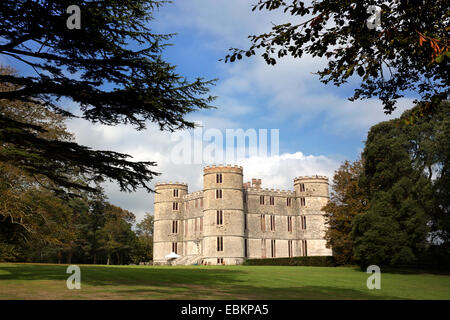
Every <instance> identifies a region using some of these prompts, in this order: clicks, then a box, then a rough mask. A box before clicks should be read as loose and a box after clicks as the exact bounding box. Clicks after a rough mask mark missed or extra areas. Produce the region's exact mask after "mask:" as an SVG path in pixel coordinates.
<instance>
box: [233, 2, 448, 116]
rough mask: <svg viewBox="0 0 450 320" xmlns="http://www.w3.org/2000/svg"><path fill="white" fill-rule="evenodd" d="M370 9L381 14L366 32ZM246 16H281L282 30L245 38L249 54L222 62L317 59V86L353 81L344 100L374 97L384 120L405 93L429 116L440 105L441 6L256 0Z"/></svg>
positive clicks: (444, 91)
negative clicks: (416, 98)
mask: <svg viewBox="0 0 450 320" xmlns="http://www.w3.org/2000/svg"><path fill="white" fill-rule="evenodd" d="M370 5H378V6H379V7H381V9H382V13H381V26H380V28H378V29H369V28H368V27H367V26H366V23H367V19H368V18H369V17H370V14H369V13H367V9H368V6H370ZM253 10H269V11H272V10H274V11H282V12H284V14H286V15H287V17H286V23H282V24H278V25H273V26H272V30H271V31H270V32H267V33H262V34H259V35H252V36H249V38H250V42H251V45H250V47H249V48H248V49H245V50H242V49H237V48H232V49H230V50H231V53H230V54H229V55H227V56H226V58H225V61H231V62H233V61H236V58H237V59H240V58H241V57H242V56H243V55H244V54H245V56H247V57H250V56H252V55H256V52H258V51H261V52H262V53H261V56H262V57H263V59H264V60H265V61H266V62H267V63H268V64H270V65H275V64H276V62H277V59H280V58H282V57H285V56H292V57H294V58H301V57H303V56H304V55H312V56H313V57H314V56H317V57H324V58H326V59H327V62H328V65H327V66H326V67H325V68H324V69H323V70H319V71H318V72H317V74H318V75H319V76H320V79H321V81H322V82H324V83H329V82H331V83H333V84H335V85H337V86H340V85H342V84H343V83H346V82H347V81H348V79H349V78H350V77H351V76H352V75H355V76H357V77H358V78H360V79H361V84H360V85H359V88H356V89H355V91H354V95H353V97H352V98H350V100H355V99H367V98H372V97H377V98H379V99H380V100H381V101H382V103H383V105H384V111H385V112H386V113H391V112H392V111H393V110H394V109H395V104H396V102H397V101H398V99H399V98H401V97H403V96H404V95H405V94H408V93H410V92H414V93H417V94H418V95H420V100H421V101H422V102H425V103H424V104H422V105H421V107H422V110H426V111H428V112H431V113H432V112H434V109H435V108H436V107H437V106H438V105H439V103H440V102H441V101H442V100H445V99H448V95H449V89H448V88H449V79H450V75H449V70H450V68H449V57H450V51H449V46H448V35H449V34H448V25H446V23H445V21H447V22H448V17H449V2H448V1H445V0H434V1H381V0H378V1H363V0H358V1H354V0H352V1H342V0H340V1H336V0H323V1H312V2H309V1H298V0H290V1H280V0H259V1H258V3H257V4H255V5H254V7H253ZM355 71H356V72H355ZM420 100H419V101H420Z"/></svg>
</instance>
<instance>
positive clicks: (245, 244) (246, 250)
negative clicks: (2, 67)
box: [244, 239, 248, 258]
mask: <svg viewBox="0 0 450 320" xmlns="http://www.w3.org/2000/svg"><path fill="white" fill-rule="evenodd" d="M244 257H245V258H247V257H248V239H245V240H244Z"/></svg>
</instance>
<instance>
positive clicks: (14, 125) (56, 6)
mask: <svg viewBox="0 0 450 320" xmlns="http://www.w3.org/2000/svg"><path fill="white" fill-rule="evenodd" d="M163 3H164V1H148V0H138V1H135V0H107V1H100V2H99V1H83V2H79V1H75V2H74V1H71V0H67V1H66V0H63V1H59V0H58V1H52V0H46V1H37V0H35V1H31V0H19V1H16V0H14V1H13V0H4V1H2V2H1V4H0V43H1V44H0V56H1V57H7V58H8V59H14V60H16V62H17V63H22V64H23V65H24V66H25V67H27V68H30V71H31V73H28V74H24V75H17V74H3V73H2V74H0V83H2V84H7V87H8V89H7V90H0V101H4V102H6V103H9V104H15V103H30V102H33V103H36V104H40V105H42V106H43V107H45V108H47V109H49V110H52V111H55V112H57V113H59V114H63V115H64V116H65V117H66V118H74V117H77V116H79V117H82V118H84V119H86V120H89V121H91V122H93V123H101V124H105V125H111V126H114V125H117V124H130V125H132V126H134V127H135V128H136V129H138V130H142V129H145V127H146V125H147V123H148V122H154V123H157V124H158V125H159V127H160V129H161V130H171V131H173V130H177V129H182V128H192V127H193V126H194V124H193V123H192V122H189V121H187V120H185V119H184V117H185V116H186V115H187V114H188V113H190V112H193V111H196V110H200V109H207V108H210V107H211V105H210V103H211V102H212V100H213V97H211V96H207V93H208V87H209V85H210V84H212V82H211V81H203V80H202V79H200V78H199V79H196V80H195V81H193V82H189V81H188V80H186V79H185V78H184V77H183V76H181V75H178V74H177V73H176V72H175V67H174V66H173V65H171V64H169V63H167V62H166V61H164V60H163V58H162V51H163V49H164V47H165V45H166V44H167V43H166V41H167V40H168V39H169V38H170V37H171V35H159V34H155V33H153V32H152V31H151V29H150V27H149V25H150V23H151V20H152V19H153V12H154V11H155V10H156V9H157V8H158V7H160V6H161V5H162V4H163ZM74 4H77V5H79V6H80V9H81V29H79V30H78V29H72V30H71V29H68V28H67V26H66V20H67V18H68V17H69V15H68V14H67V13H66V9H67V8H68V7H69V6H70V5H74ZM63 101H65V102H63ZM67 101H68V102H70V101H73V102H75V103H76V104H78V105H79V106H80V112H79V113H77V112H76V111H74V110H73V109H70V106H69V105H67ZM0 121H1V126H0V143H1V144H2V147H1V148H0V161H1V162H4V163H10V164H13V165H14V166H17V167H19V168H20V169H22V170H25V171H27V172H28V173H29V174H30V175H41V176H44V177H45V178H47V179H49V180H51V181H53V183H54V184H55V186H54V188H55V189H56V188H60V189H63V191H67V190H70V189H72V190H73V189H78V190H79V189H82V190H88V191H94V189H95V183H98V182H100V181H103V180H105V179H109V180H113V181H116V182H118V183H119V185H120V188H121V190H127V191H134V190H136V188H144V189H146V190H148V191H151V189H150V187H149V184H148V183H149V181H150V180H151V179H152V178H153V177H154V176H155V175H156V174H157V173H156V172H154V171H152V170H150V168H151V167H152V166H155V165H156V164H155V163H154V162H152V161H145V162H133V161H130V160H129V159H128V158H129V156H128V155H125V154H119V153H115V152H112V151H95V150H91V149H90V148H86V147H84V146H80V145H78V144H76V143H73V142H66V141H60V140H56V139H48V140H45V139H41V138H40V137H38V136H37V134H38V133H39V132H42V131H43V129H42V128H39V126H31V125H30V124H29V121H26V119H24V121H18V120H14V118H11V117H9V116H8V115H7V114H3V113H0ZM74 174H76V177H74V176H73V175H74ZM79 177H88V179H87V180H84V181H83V182H80V181H79V180H78V179H77V178H79Z"/></svg>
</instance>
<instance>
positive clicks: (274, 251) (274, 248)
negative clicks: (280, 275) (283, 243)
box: [270, 240, 277, 258]
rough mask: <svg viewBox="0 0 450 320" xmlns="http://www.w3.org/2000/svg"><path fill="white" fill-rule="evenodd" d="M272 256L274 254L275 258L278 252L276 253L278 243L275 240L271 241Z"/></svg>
mask: <svg viewBox="0 0 450 320" xmlns="http://www.w3.org/2000/svg"><path fill="white" fill-rule="evenodd" d="M270 242H271V248H270V249H271V254H272V258H275V257H276V256H277V251H276V243H275V240H271V241H270Z"/></svg>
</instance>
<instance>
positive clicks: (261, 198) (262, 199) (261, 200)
mask: <svg viewBox="0 0 450 320" xmlns="http://www.w3.org/2000/svg"><path fill="white" fill-rule="evenodd" d="M259 204H264V196H259Z"/></svg>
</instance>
